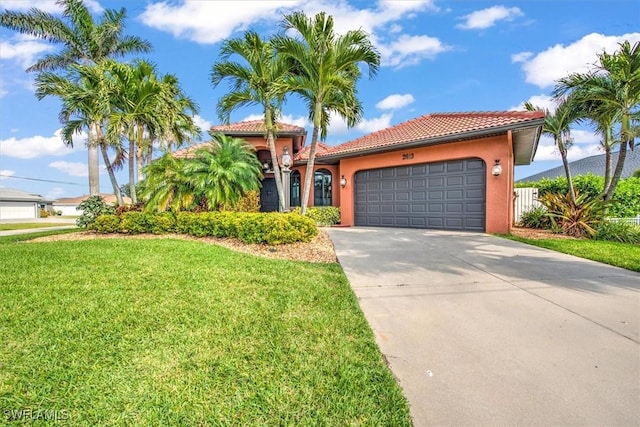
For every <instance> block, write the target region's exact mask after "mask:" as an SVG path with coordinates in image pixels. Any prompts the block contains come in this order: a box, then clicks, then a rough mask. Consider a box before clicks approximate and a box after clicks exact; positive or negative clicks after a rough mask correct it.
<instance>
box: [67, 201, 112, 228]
mask: <svg viewBox="0 0 640 427" xmlns="http://www.w3.org/2000/svg"><path fill="white" fill-rule="evenodd" d="M76 209H77V210H81V211H82V215H80V216H79V217H78V219H76V224H77V225H78V227H81V228H88V229H91V228H92V226H93V223H94V222H95V220H96V218H98V217H99V216H100V215H113V214H115V213H116V208H115V206H114V205H110V204H107V203H105V201H104V199H103V198H102V197H101V196H91V197H89V198H87V200H85V201H83V202H82V203H80V204H79V205H78V207H77V208H76Z"/></svg>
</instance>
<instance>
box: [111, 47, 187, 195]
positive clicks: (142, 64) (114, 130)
mask: <svg viewBox="0 0 640 427" xmlns="http://www.w3.org/2000/svg"><path fill="white" fill-rule="evenodd" d="M112 74H113V77H114V80H115V84H116V93H115V94H114V96H113V103H114V108H113V111H112V113H111V114H110V116H109V124H108V131H107V137H108V138H109V140H111V141H118V140H119V139H120V137H124V138H125V139H126V140H128V142H129V149H128V159H129V192H130V194H131V199H132V202H133V203H137V194H136V189H135V184H136V178H138V180H139V179H140V177H141V174H142V167H143V166H144V163H145V160H146V159H150V158H151V150H152V147H153V144H154V142H155V141H154V140H155V138H156V136H158V135H159V136H162V137H163V138H171V139H172V140H174V141H177V143H178V144H181V143H183V142H184V141H185V140H186V139H188V138H189V134H197V133H199V129H198V128H197V127H196V126H195V124H194V123H193V118H192V117H191V116H189V115H187V114H186V113H185V109H186V107H187V106H190V107H191V108H192V110H196V107H195V103H193V102H192V101H190V100H189V101H188V102H189V103H187V104H183V103H182V101H183V99H184V100H188V98H186V97H185V96H184V95H182V92H181V90H180V88H179V86H178V83H177V79H175V78H174V77H173V76H169V75H167V76H164V77H163V78H162V79H158V77H157V75H156V68H155V66H154V65H153V64H151V63H149V62H147V61H142V60H138V61H135V62H134V63H133V65H129V64H116V66H115V67H114V68H113V70H112ZM178 96H179V97H178ZM177 97H178V98H177ZM177 124H181V125H180V126H177ZM146 153H148V155H146V156H145V154H146ZM136 172H137V173H136Z"/></svg>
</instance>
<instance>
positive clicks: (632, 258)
mask: <svg viewBox="0 0 640 427" xmlns="http://www.w3.org/2000/svg"><path fill="white" fill-rule="evenodd" d="M505 237H507V238H509V239H512V240H516V241H518V242H524V243H528V244H530V245H534V246H540V247H542V248H547V249H552V250H554V251H557V252H563V253H565V254H569V255H575V256H578V257H580V258H586V259H590V260H593V261H598V262H602V263H605V264H610V265H614V266H616V267H622V268H626V269H627V270H632V271H640V245H634V244H631V243H619V242H608V241H603V240H587V239H580V240H574V239H525V238H523V237H517V236H505Z"/></svg>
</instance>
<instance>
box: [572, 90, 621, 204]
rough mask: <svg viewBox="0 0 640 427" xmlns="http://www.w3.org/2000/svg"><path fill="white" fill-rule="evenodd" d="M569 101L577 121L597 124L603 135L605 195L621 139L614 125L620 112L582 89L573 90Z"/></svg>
mask: <svg viewBox="0 0 640 427" xmlns="http://www.w3.org/2000/svg"><path fill="white" fill-rule="evenodd" d="M567 101H568V102H571V103H572V104H573V105H574V108H575V109H576V112H577V115H578V118H577V122H578V123H581V122H583V121H587V122H591V123H592V124H593V125H594V126H595V130H596V133H597V134H599V135H600V136H601V137H602V140H601V141H600V145H601V146H602V149H603V150H604V153H605V156H604V185H603V187H602V197H604V196H605V195H606V193H607V189H608V188H609V186H610V185H611V181H612V160H613V149H614V147H615V146H616V145H617V144H619V143H620V139H619V138H616V135H615V132H614V126H615V124H616V123H617V122H619V119H620V117H619V114H618V112H617V111H614V110H610V109H608V108H606V105H605V104H603V103H602V102H600V101H596V100H591V99H588V97H587V98H585V97H584V96H583V94H581V92H580V90H576V91H574V92H572V93H571V95H570V96H569V97H568V98H567Z"/></svg>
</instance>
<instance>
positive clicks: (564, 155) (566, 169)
mask: <svg viewBox="0 0 640 427" xmlns="http://www.w3.org/2000/svg"><path fill="white" fill-rule="evenodd" d="M556 144H557V145H558V151H560V156H561V157H562V166H563V167H564V174H565V176H566V177H567V186H568V187H569V197H571V203H573V204H574V205H575V203H576V190H575V189H574V188H573V178H572V177H571V168H570V167H569V160H568V159H567V149H566V147H565V146H564V142H563V141H562V138H558V139H557V140H556Z"/></svg>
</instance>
